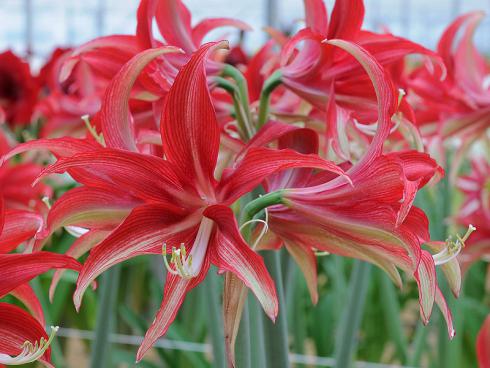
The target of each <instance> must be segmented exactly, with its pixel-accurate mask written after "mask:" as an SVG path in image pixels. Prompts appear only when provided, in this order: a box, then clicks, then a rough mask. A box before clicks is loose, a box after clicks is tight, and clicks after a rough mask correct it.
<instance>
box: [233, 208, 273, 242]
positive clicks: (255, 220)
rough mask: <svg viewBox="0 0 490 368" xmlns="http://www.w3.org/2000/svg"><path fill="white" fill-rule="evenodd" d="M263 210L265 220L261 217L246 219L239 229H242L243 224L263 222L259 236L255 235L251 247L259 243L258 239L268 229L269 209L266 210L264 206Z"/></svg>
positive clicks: (260, 238) (259, 239)
mask: <svg viewBox="0 0 490 368" xmlns="http://www.w3.org/2000/svg"><path fill="white" fill-rule="evenodd" d="M264 212H265V220H262V219H253V220H248V221H247V222H245V223H243V224H242V226H240V229H239V231H242V230H243V228H244V227H245V226H247V225H251V224H253V223H257V222H259V223H261V224H264V227H263V228H262V230H261V231H260V234H259V236H258V237H257V239H255V242H254V243H253V244H252V249H255V248H256V247H257V245H258V244H259V243H260V241H261V240H262V238H263V237H264V235H265V234H266V233H267V231H269V211H267V208H265V209H264Z"/></svg>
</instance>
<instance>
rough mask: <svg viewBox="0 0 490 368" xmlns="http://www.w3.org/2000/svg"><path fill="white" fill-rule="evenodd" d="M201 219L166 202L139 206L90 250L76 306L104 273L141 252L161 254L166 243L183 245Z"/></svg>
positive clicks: (80, 279) (81, 278) (77, 290)
mask: <svg viewBox="0 0 490 368" xmlns="http://www.w3.org/2000/svg"><path fill="white" fill-rule="evenodd" d="M200 219H201V217H200V216H199V214H198V215H197V216H189V217H187V218H186V217H185V213H182V212H180V211H178V210H176V209H175V208H172V207H170V206H167V205H164V204H148V205H142V206H139V207H136V208H135V209H134V210H133V211H132V212H131V213H130V214H129V216H128V217H127V218H126V219H125V220H124V222H122V223H121V225H119V227H118V228H116V229H115V230H114V231H113V232H112V233H111V234H110V235H109V236H108V237H107V238H106V239H104V241H102V242H101V243H100V244H98V245H97V246H96V247H95V248H94V249H92V251H91V252H90V255H89V257H88V258H87V260H86V261H85V263H84V265H83V269H82V271H81V272H80V275H79V277H78V281H77V289H76V290H75V293H74V294H73V300H74V303H75V307H76V308H77V309H79V308H80V304H81V301H82V297H83V294H84V292H85V290H86V289H87V287H88V286H89V285H90V284H91V283H92V281H94V280H95V278H96V277H98V276H99V275H100V274H101V273H102V272H104V271H105V270H107V269H109V268H110V267H112V266H114V265H116V264H118V263H120V262H123V261H125V260H127V259H130V258H133V257H136V256H138V255H143V254H152V253H157V254H160V253H161V251H162V246H163V244H164V243H165V242H167V243H168V244H180V243H181V240H180V239H181V238H182V236H183V234H184V235H185V234H188V233H190V232H193V231H196V230H197V225H198V224H199V221H200ZM179 236H180V238H179ZM176 238H178V239H179V240H176Z"/></svg>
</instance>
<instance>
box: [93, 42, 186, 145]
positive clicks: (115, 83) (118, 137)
mask: <svg viewBox="0 0 490 368" xmlns="http://www.w3.org/2000/svg"><path fill="white" fill-rule="evenodd" d="M179 51H181V50H180V49H178V48H177V47H172V46H165V47H160V48H157V49H149V50H145V51H143V52H141V53H139V54H137V55H135V56H134V57H133V58H132V59H131V60H129V61H128V62H127V63H126V64H125V65H124V67H123V68H122V69H121V70H120V71H119V72H118V73H117V75H116V76H115V77H114V79H112V82H111V83H110V84H109V86H108V87H107V89H106V92H105V95H104V100H103V103H102V108H101V110H100V113H99V114H100V115H99V118H100V122H101V127H102V132H103V134H104V140H105V143H106V145H107V146H108V147H112V148H119V149H124V150H128V151H134V152H137V151H138V149H137V147H136V138H135V136H134V128H133V121H132V116H131V112H130V110H129V98H130V95H131V90H132V88H133V85H134V83H135V82H136V79H137V78H138V76H139V75H140V73H141V72H142V71H143V69H144V68H145V67H146V66H147V65H148V64H149V63H150V62H151V61H152V60H154V59H156V58H157V57H159V56H162V55H164V54H168V53H177V52H179Z"/></svg>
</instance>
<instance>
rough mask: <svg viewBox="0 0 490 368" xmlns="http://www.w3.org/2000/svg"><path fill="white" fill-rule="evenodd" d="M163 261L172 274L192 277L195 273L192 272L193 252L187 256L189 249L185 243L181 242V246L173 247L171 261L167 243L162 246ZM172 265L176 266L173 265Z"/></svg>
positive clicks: (186, 277) (187, 277)
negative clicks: (168, 256) (168, 257)
mask: <svg viewBox="0 0 490 368" xmlns="http://www.w3.org/2000/svg"><path fill="white" fill-rule="evenodd" d="M162 255H163V262H164V263H165V268H166V269H167V271H168V272H170V273H171V274H172V275H176V276H180V277H182V278H184V279H191V278H193V277H194V276H195V275H194V274H193V273H192V268H191V267H192V254H191V255H189V256H188V257H187V250H186V249H185V245H184V243H181V244H180V248H179V249H177V248H175V247H172V253H171V256H170V263H169V262H168V260H167V243H163V246H162ZM172 265H173V266H174V267H172Z"/></svg>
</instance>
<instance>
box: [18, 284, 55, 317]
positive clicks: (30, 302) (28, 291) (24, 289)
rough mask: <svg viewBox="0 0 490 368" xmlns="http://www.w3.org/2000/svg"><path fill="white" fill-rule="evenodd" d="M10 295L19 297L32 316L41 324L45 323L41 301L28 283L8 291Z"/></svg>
mask: <svg viewBox="0 0 490 368" xmlns="http://www.w3.org/2000/svg"><path fill="white" fill-rule="evenodd" d="M10 295H13V296H15V297H16V298H17V299H19V300H20V301H21V302H22V303H23V304H24V305H25V306H26V307H27V309H29V312H31V314H32V315H33V316H34V318H36V319H37V320H38V322H39V323H40V324H41V326H45V325H46V322H45V320H44V312H43V308H42V306H41V303H40V302H39V299H38V298H37V295H36V293H35V292H34V290H33V289H32V287H31V286H30V285H29V284H28V283H25V284H22V285H20V286H18V287H17V288H15V289H14V290H12V291H11V292H10Z"/></svg>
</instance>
